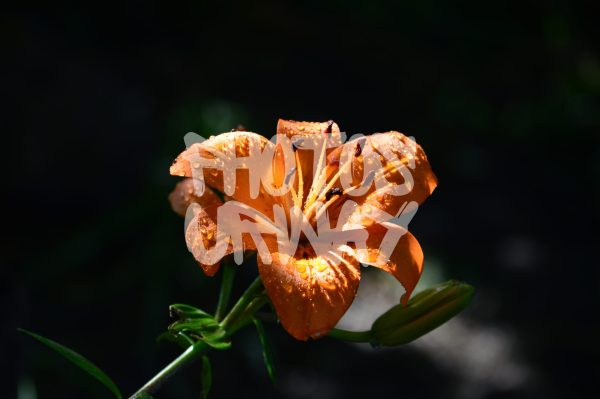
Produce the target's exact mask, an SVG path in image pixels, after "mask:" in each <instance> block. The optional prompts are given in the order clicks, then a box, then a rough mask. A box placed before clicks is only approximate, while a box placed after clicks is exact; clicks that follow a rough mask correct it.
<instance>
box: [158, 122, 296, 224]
mask: <svg viewBox="0 0 600 399" xmlns="http://www.w3.org/2000/svg"><path fill="white" fill-rule="evenodd" d="M266 147H271V148H269V149H273V147H274V145H273V143H271V142H270V141H269V140H267V139H266V138H264V137H263V136H261V135H259V134H256V133H252V132H227V133H222V134H219V135H218V136H213V137H211V138H209V139H207V140H205V141H203V142H201V143H196V144H193V145H191V146H190V147H189V148H188V149H186V150H185V151H183V152H182V153H181V154H180V155H179V156H178V157H177V159H176V160H175V162H174V163H173V165H171V169H170V172H171V174H172V175H175V176H186V177H195V178H196V179H198V178H199V177H202V176H203V178H204V181H205V183H206V185H207V186H208V187H211V188H213V189H215V190H217V191H220V192H222V193H225V194H227V196H228V197H230V198H233V199H235V200H237V201H240V202H243V203H245V204H247V205H248V206H251V207H253V208H254V209H256V210H258V211H260V212H262V213H263V214H264V215H266V216H268V217H271V218H272V216H273V209H272V204H273V203H274V202H278V203H287V202H286V201H288V199H287V198H285V199H282V198H280V197H274V196H272V195H270V194H269V193H267V192H266V191H265V190H264V189H263V188H262V186H261V185H260V182H259V184H258V192H257V196H256V198H252V195H251V192H250V189H251V185H250V173H249V169H247V168H236V172H235V186H233V183H232V182H231V181H226V178H225V176H224V174H223V169H228V170H230V169H231V168H232V165H231V164H229V165H225V162H231V159H227V158H226V156H225V155H222V154H227V153H228V152H229V154H230V155H231V156H232V157H235V158H243V157H250V156H251V152H255V153H259V152H262V151H264V150H265V148H266ZM219 156H221V157H223V159H219ZM207 159H208V160H215V164H218V163H221V165H222V166H223V167H222V168H221V169H220V170H219V169H218V168H208V167H203V168H202V170H203V174H202V176H198V175H199V174H200V169H197V168H195V166H196V165H200V162H199V161H200V160H207ZM249 161H252V159H251V158H249ZM248 166H250V165H248ZM258 172H259V173H261V174H262V173H268V172H270V170H260V168H259V170H258ZM253 177H255V178H256V177H260V176H253Z"/></svg>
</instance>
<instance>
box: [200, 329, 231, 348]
mask: <svg viewBox="0 0 600 399" xmlns="http://www.w3.org/2000/svg"><path fill="white" fill-rule="evenodd" d="M201 334H202V340H203V341H204V342H206V343H207V344H208V345H210V346H212V347H213V348H215V349H219V350H223V349H229V348H230V347H231V341H230V340H229V339H228V338H227V332H226V331H225V330H223V329H222V328H221V326H220V325H217V327H216V328H214V329H205V330H203V331H202V332H201Z"/></svg>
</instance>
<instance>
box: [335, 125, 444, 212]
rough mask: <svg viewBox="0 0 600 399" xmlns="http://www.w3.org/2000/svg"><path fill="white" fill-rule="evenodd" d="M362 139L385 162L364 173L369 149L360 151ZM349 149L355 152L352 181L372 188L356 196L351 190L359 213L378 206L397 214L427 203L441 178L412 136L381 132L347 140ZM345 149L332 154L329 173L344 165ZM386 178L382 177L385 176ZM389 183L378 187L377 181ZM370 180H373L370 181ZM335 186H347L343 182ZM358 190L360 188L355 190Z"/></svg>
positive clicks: (350, 194) (350, 192) (374, 155)
mask: <svg viewBox="0 0 600 399" xmlns="http://www.w3.org/2000/svg"><path fill="white" fill-rule="evenodd" d="M359 141H363V142H364V143H365V146H367V147H369V151H371V149H372V151H373V152H371V154H370V156H372V157H375V159H378V160H379V162H380V163H381V169H378V170H376V171H374V172H370V173H369V174H370V175H372V176H369V174H368V175H367V176H364V174H365V173H364V169H365V168H364V163H365V157H366V156H367V155H365V150H358V148H357V149H356V150H354V149H355V147H356V145H357V144H358V142H359ZM346 146H348V147H347V148H348V149H350V150H353V151H355V152H354V154H353V157H352V158H353V159H354V162H353V163H352V168H351V169H352V184H353V185H355V186H357V187H358V186H359V185H360V184H361V182H363V181H364V183H363V184H365V185H369V186H370V188H369V189H368V190H367V191H366V192H364V193H363V194H362V195H360V196H358V195H353V190H348V192H347V194H346V196H347V198H348V199H351V200H353V201H355V202H356V203H357V204H359V205H360V207H359V208H357V211H356V212H359V213H362V214H364V213H368V210H369V209H371V207H372V206H375V207H377V208H379V209H381V210H383V211H385V212H386V213H388V214H390V215H392V217H394V216H397V215H398V213H399V212H400V211H401V210H402V209H403V208H404V207H405V205H406V204H409V203H411V202H413V201H414V202H416V203H417V204H421V203H423V201H425V199H427V197H429V195H430V194H431V193H432V192H433V190H434V189H435V187H436V186H437V178H436V177H435V175H434V174H433V171H432V170H431V166H430V165H429V161H428V160H427V156H426V155H425V152H424V151H423V149H422V148H421V146H420V145H418V144H417V143H415V142H414V141H413V140H412V139H411V138H409V137H407V136H405V135H404V134H402V133H399V132H388V133H377V134H373V135H371V136H368V137H366V138H365V137H361V138H358V139H355V140H352V141H350V142H348V143H346ZM342 151H344V150H343V148H342V147H340V148H338V149H336V151H334V152H332V153H331V154H330V155H329V156H328V175H329V176H332V175H334V174H335V173H336V172H337V171H338V168H339V167H340V165H339V164H340V157H341V153H342ZM382 177H383V178H384V179H385V180H381V178H382ZM378 179H379V180H380V181H382V182H384V183H385V182H387V184H383V186H382V187H381V186H380V187H377V184H376V181H377V180H378ZM369 180H370V182H369ZM334 187H337V188H340V189H341V188H343V187H342V185H341V182H340V181H338V182H336V185H335V186H334ZM354 192H355V193H356V192H358V190H356V191H354Z"/></svg>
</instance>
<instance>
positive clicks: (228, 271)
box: [215, 263, 235, 321]
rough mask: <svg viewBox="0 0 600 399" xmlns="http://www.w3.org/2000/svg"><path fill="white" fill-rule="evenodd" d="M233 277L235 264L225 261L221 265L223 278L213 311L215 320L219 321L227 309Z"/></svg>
mask: <svg viewBox="0 0 600 399" xmlns="http://www.w3.org/2000/svg"><path fill="white" fill-rule="evenodd" d="M234 277H235V266H234V265H233V264H231V263H226V264H225V265H224V267H223V280H222V281H221V291H219V302H218V303H217V310H216V312H215V320H216V321H221V320H222V319H223V317H224V316H225V312H226V311H227V306H228V305H229V298H230V297H231V288H232V287H233V278H234Z"/></svg>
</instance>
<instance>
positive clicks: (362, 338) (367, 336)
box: [327, 328, 373, 342]
mask: <svg viewBox="0 0 600 399" xmlns="http://www.w3.org/2000/svg"><path fill="white" fill-rule="evenodd" d="M327 336H328V337H331V338H336V339H341V340H343V341H350V342H370V341H371V339H372V338H373V337H372V336H371V331H348V330H341V329H339V328H334V329H332V330H331V331H329V333H328V334H327Z"/></svg>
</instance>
